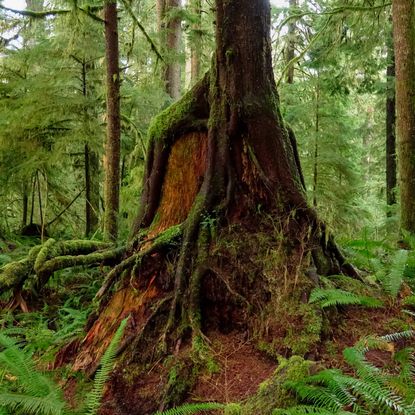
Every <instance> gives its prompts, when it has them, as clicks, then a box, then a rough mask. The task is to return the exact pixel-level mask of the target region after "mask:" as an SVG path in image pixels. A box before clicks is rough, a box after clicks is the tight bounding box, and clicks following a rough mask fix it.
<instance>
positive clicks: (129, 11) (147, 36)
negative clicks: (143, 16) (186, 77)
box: [121, 0, 164, 62]
mask: <svg viewBox="0 0 415 415" xmlns="http://www.w3.org/2000/svg"><path fill="white" fill-rule="evenodd" d="M121 3H122V4H123V5H124V7H125V9H126V10H127V12H128V13H129V14H130V16H131V18H132V19H133V21H134V23H135V24H136V25H137V26H138V28H139V29H140V30H141V33H142V34H143V35H144V37H145V38H146V39H147V41H148V43H150V47H151V50H152V51H153V52H154V53H155V54H156V56H157V58H158V59H160V60H161V61H162V62H164V59H163V57H162V56H161V55H160V52H159V51H158V49H157V46H156V45H155V43H154V42H153V40H152V39H151V37H150V36H149V35H148V33H147V32H146V29H145V28H144V26H143V25H142V24H141V23H140V22H139V20H138V19H137V17H136V15H135V14H134V12H133V10H132V9H131V7H130V5H129V4H128V3H127V2H126V1H125V0H121Z"/></svg>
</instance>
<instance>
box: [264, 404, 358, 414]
mask: <svg viewBox="0 0 415 415" xmlns="http://www.w3.org/2000/svg"><path fill="white" fill-rule="evenodd" d="M272 415H353V412H349V411H343V410H339V411H335V412H333V411H329V410H328V409H325V408H316V407H315V406H312V405H296V406H293V407H291V408H288V409H277V410H275V411H274V412H273V413H272Z"/></svg>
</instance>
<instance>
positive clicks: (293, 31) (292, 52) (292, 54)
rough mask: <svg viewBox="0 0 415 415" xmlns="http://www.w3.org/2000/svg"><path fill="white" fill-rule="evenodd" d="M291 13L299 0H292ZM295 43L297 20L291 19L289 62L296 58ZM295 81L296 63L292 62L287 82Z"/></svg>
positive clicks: (287, 52)
mask: <svg viewBox="0 0 415 415" xmlns="http://www.w3.org/2000/svg"><path fill="white" fill-rule="evenodd" d="M289 6H290V14H292V13H293V12H294V10H295V8H296V7H298V0H290V1H289ZM295 43H296V25H295V21H294V20H291V21H290V23H289V25H288V44H287V51H286V60H287V64H289V63H290V62H291V61H292V60H293V59H294V58H295ZM293 82H294V64H291V65H289V66H288V68H287V83H288V84H292V83H293Z"/></svg>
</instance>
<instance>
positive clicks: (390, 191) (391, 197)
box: [386, 37, 397, 216]
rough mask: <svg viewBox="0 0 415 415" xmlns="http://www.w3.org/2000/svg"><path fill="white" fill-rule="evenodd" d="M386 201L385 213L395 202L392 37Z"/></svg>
mask: <svg viewBox="0 0 415 415" xmlns="http://www.w3.org/2000/svg"><path fill="white" fill-rule="evenodd" d="M386 85H387V86H386V203H387V206H388V211H387V215H388V216H391V211H390V209H389V208H390V207H392V206H393V205H395V204H396V183H397V180H396V137H395V123H396V106H395V54H394V50H393V40H392V37H391V39H390V40H389V42H388V66H387V68H386Z"/></svg>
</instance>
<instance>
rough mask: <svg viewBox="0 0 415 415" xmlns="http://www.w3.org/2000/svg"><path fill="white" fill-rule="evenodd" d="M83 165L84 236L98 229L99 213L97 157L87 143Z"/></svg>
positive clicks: (84, 85)
mask: <svg viewBox="0 0 415 415" xmlns="http://www.w3.org/2000/svg"><path fill="white" fill-rule="evenodd" d="M81 64H82V94H83V96H84V98H85V99H86V97H87V95H88V92H89V91H88V84H87V73H88V67H89V65H88V63H87V62H85V60H83V61H82V62H81ZM87 118H88V113H87V108H86V107H85V109H84V122H85V125H87V121H88V119H87ZM84 163H85V236H86V237H88V236H90V235H91V234H93V233H94V232H95V231H96V230H97V228H98V213H99V180H98V174H99V157H98V155H97V154H96V152H94V151H92V150H91V148H90V146H89V145H88V143H85V145H84Z"/></svg>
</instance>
